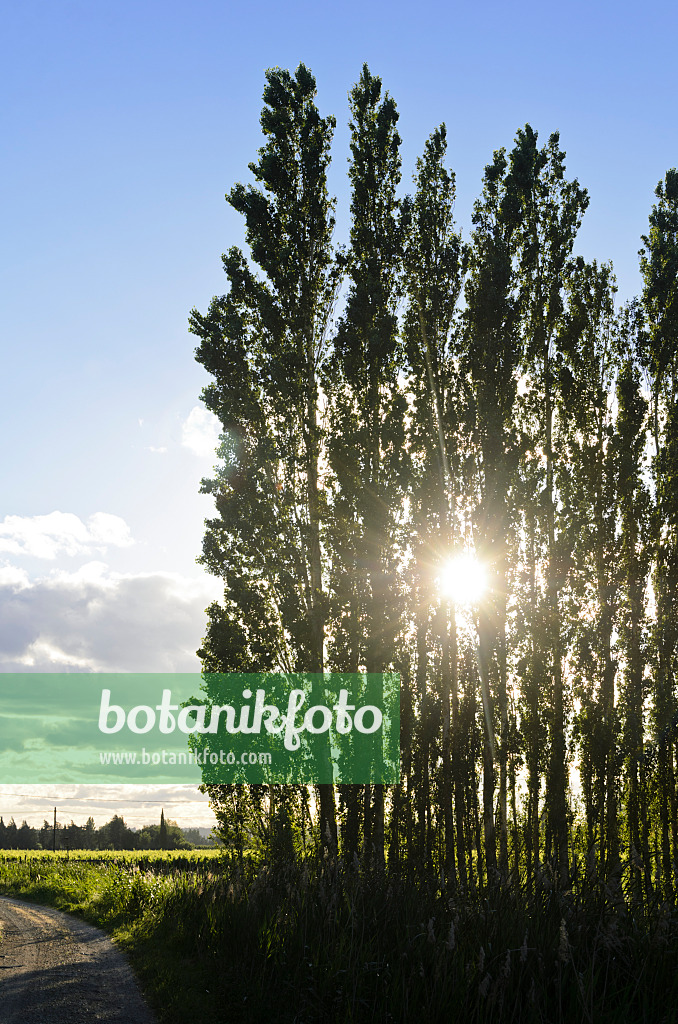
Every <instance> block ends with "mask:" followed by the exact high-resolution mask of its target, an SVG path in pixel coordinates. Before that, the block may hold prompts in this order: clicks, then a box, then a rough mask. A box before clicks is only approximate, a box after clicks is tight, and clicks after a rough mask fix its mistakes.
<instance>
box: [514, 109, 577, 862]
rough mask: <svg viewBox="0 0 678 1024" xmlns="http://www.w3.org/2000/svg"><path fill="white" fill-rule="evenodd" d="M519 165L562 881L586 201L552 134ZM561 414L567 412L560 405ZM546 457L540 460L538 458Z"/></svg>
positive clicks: (521, 269) (550, 791)
mask: <svg viewBox="0 0 678 1024" xmlns="http://www.w3.org/2000/svg"><path fill="white" fill-rule="evenodd" d="M514 152H515V159H514V164H513V172H514V181H515V188H516V195H517V197H518V199H519V202H518V203H517V205H516V216H517V217H518V218H519V222H518V225H517V229H516V231H517V248H518V274H519V281H520V305H521V321H522V330H523V336H524V339H525V350H524V352H525V354H524V370H525V376H526V389H527V391H528V394H527V396H526V398H527V401H526V403H525V404H526V405H528V406H530V407H531V410H532V415H533V428H532V439H531V445H532V451H533V452H535V453H543V459H544V470H543V476H544V483H543V491H542V494H541V500H540V514H541V515H540V517H541V518H542V531H541V533H542V537H543V547H544V551H543V556H544V560H545V565H544V577H545V580H544V591H545V592H544V635H543V641H544V643H543V647H542V650H541V651H540V652H539V657H540V659H543V668H544V672H545V674H546V680H547V692H548V693H549V694H550V708H549V711H548V718H549V733H550V735H549V740H550V744H549V747H550V749H549V763H548V770H547V825H548V829H547V837H548V843H547V846H548V853H549V854H550V855H551V857H552V859H553V861H554V863H555V866H556V868H557V870H558V872H559V875H560V879H561V881H564V880H565V879H566V878H567V873H568V854H567V844H568V822H567V762H566V754H567V750H566V739H565V725H566V707H565V687H564V678H563V655H564V651H563V640H562V626H561V598H560V595H561V591H562V589H563V587H564V584H565V576H566V565H567V550H566V548H567V537H566V536H565V535H564V534H563V533H562V532H561V530H560V529H559V523H558V519H559V516H558V500H557V482H558V480H557V478H558V472H559V470H561V469H563V466H562V462H561V460H560V457H559V451H558V426H559V421H558V412H559V402H558V397H559V387H558V383H559V367H560V364H561V362H562V353H561V351H560V344H559V337H560V332H559V329H560V327H561V325H562V315H563V310H564V284H565V279H566V276H567V269H568V265H569V261H570V257H571V253H572V248H573V245H574V240H575V237H576V234H577V231H578V229H579V226H580V224H581V219H582V217H583V214H584V212H585V210H586V208H587V206H588V201H589V200H588V194H587V192H586V190H585V189H583V188H581V186H580V185H579V182H578V181H577V180H576V179H574V180H573V181H567V180H566V178H565V153H564V152H563V151H562V150H561V149H560V137H559V135H558V133H557V132H554V133H553V134H552V135H551V136H550V137H549V140H548V142H547V144H546V145H545V146H543V147H542V148H541V149H539V148H538V147H537V134H536V132H534V131H533V129H532V128H531V127H530V126H529V125H526V126H525V129H524V130H521V131H519V132H518V135H517V145H516V149H515V151H514ZM560 408H561V409H562V405H561V406H560ZM539 457H540V458H541V455H539Z"/></svg>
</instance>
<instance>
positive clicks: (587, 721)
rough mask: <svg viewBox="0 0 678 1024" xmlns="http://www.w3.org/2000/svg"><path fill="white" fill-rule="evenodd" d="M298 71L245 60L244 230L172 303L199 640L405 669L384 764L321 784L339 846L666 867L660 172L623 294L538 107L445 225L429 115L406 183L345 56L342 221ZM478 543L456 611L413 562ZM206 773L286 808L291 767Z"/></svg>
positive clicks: (428, 861) (324, 816) (519, 868)
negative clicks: (256, 84)
mask: <svg viewBox="0 0 678 1024" xmlns="http://www.w3.org/2000/svg"><path fill="white" fill-rule="evenodd" d="M315 95H316V85H315V80H314V78H313V76H312V74H311V73H310V71H309V70H308V69H307V68H306V67H305V66H304V65H300V66H299V67H298V68H297V70H296V73H295V74H294V75H292V74H291V73H290V72H288V71H284V70H281V69H279V68H276V69H273V70H270V71H268V72H267V73H266V87H265V91H264V108H263V112H262V115H261V126H262V130H263V134H264V145H263V147H262V148H261V149H260V150H259V154H258V160H257V162H256V163H252V164H250V170H251V172H252V174H253V176H254V178H255V180H256V185H255V186H243V185H241V184H238V185H236V186H235V187H234V188H233V189H232V190H231V192H230V193H229V194H228V195H227V197H226V198H227V201H228V202H229V203H230V205H231V206H232V207H233V208H234V209H235V210H237V211H238V212H239V213H241V214H242V215H243V217H244V219H245V225H246V240H247V247H248V253H247V255H245V254H244V253H243V252H242V251H241V250H240V249H238V248H231V249H230V250H229V251H228V252H227V253H226V254H225V255H224V256H223V265H224V270H225V272H226V276H227V279H228V284H229V289H228V292H227V293H226V294H225V295H223V296H220V297H215V298H214V299H213V300H212V303H211V305H210V307H209V310H208V311H207V313H206V314H204V315H203V314H201V313H199V312H198V311H197V310H193V311H192V314H191V320H190V329H191V331H192V332H193V333H194V334H196V335H197V336H198V338H199V346H198V348H197V350H196V356H197V359H198V360H199V362H200V363H202V365H203V366H204V367H205V368H206V370H207V371H208V372H209V374H210V375H211V378H212V380H211V383H210V384H209V385H208V386H207V387H206V389H205V390H204V392H203V400H204V402H205V404H206V405H207V408H208V409H210V410H211V411H212V412H213V413H214V414H216V416H217V417H218V418H219V420H220V422H221V425H222V431H223V434H222V444H221V447H220V449H219V457H220V459H221V461H220V463H219V465H218V467H217V468H216V469H215V475H214V477H213V478H212V479H210V480H205V481H203V490H204V491H205V492H208V493H210V494H212V495H213V496H214V501H215V505H216V514H215V517H214V518H213V519H211V520H209V521H208V522H207V524H206V525H207V530H206V534H205V538H204V546H203V554H202V562H203V564H204V565H205V566H206V567H207V569H208V570H209V571H210V572H212V573H214V574H216V575H217V576H219V577H221V578H222V579H223V582H224V599H223V602H222V603H215V604H213V605H212V606H211V607H210V608H209V610H208V615H209V619H208V625H207V631H206V636H205V639H204V642H203V646H202V648H201V650H200V652H199V654H200V656H201V658H202V660H203V666H204V668H205V669H206V670H207V671H250V672H257V671H270V670H283V671H308V672H323V671H332V670H337V671H347V672H356V671H359V670H360V671H362V670H366V671H368V672H379V671H384V670H395V671H397V672H399V673H400V675H401V721H402V738H401V747H402V756H401V768H402V781H401V783H400V785H398V786H395V787H389V788H388V789H385V787H383V786H379V785H373V786H367V787H365V786H361V787H358V786H348V785H347V786H340V787H336V788H335V787H331V786H320V787H318V791H317V793H316V800H315V802H314V803H313V804H312V806H313V807H315V808H317V816H318V825H319V831H320V835H321V836H322V837H323V840H324V841H325V842H329V843H332V844H333V843H334V842H336V841H337V835H339V843H340V848H341V849H342V851H343V852H344V853H345V854H346V855H347V856H348V857H349V858H351V857H355V856H358V857H360V856H365V857H367V858H374V859H375V860H376V862H377V863H383V862H384V860H385V859H386V858H388V862H389V865H390V866H391V867H393V868H395V867H398V866H401V867H404V866H405V865H414V866H416V867H418V868H419V869H423V868H426V867H430V868H432V869H435V870H436V871H438V872H443V873H444V875H445V877H446V879H447V880H448V881H453V882H455V881H456V882H457V883H459V884H461V885H475V884H478V883H480V884H482V883H483V882H484V881H486V880H492V879H493V878H504V879H507V878H509V877H511V875H513V877H515V876H516V874H518V873H519V874H520V875H521V877H523V878H524V877H525V876H527V877H528V878H533V877H534V876H535V873H536V872H537V871H538V870H540V867H541V866H543V865H545V864H547V863H548V864H549V865H550V866H551V868H552V870H553V871H554V872H555V873H556V875H557V877H558V878H559V879H560V880H561V881H562V880H564V879H567V878H568V876H569V875H570V873H571V872H572V865H573V861H574V860H575V855H576V854H577V851H580V852H581V851H583V852H586V853H588V854H589V855H590V857H594V858H595V860H596V862H597V864H598V866H599V869H600V870H602V871H604V872H606V873H608V874H611V873H615V872H616V873H619V872H620V871H621V870H622V869H627V870H628V872H629V877H630V878H631V879H632V880H634V881H635V882H636V883H637V884H638V885H639V886H645V887H647V888H651V887H652V886H656V885H657V884H659V885H660V886H661V887H666V888H667V889H670V888H672V886H673V883H674V880H675V881H676V882H678V877H677V876H676V867H675V865H676V860H677V859H678V800H677V791H676V783H677V780H676V773H677V771H678V734H677V731H676V725H677V722H678V715H677V714H676V709H677V705H676V692H675V691H676V665H677V658H678V633H677V629H678V546H677V538H678V409H677V407H676V397H677V396H676V385H677V382H678V376H677V371H678V362H677V358H676V347H677V342H678V284H677V280H678V173H677V172H676V170H675V169H674V170H670V171H668V172H667V174H666V176H665V179H664V180H663V181H662V182H660V184H659V185H658V187H657V190H656V200H657V201H656V204H655V205H654V206H653V208H652V211H651V214H650V223H649V230H648V234H647V236H644V237H643V239H642V244H643V248H642V249H641V253H640V266H641V271H642V276H643V281H644V289H643V294H642V297H641V298H640V299H635V300H633V301H631V302H628V303H626V304H625V305H622V306H621V307H617V306H616V305H615V291H616V288H615V280H614V275H613V271H612V267H611V265H610V264H607V263H601V264H599V263H597V262H595V261H593V262H591V263H588V262H586V261H585V260H584V259H582V258H581V257H580V256H576V255H575V253H574V245H575V240H576V235H577V231H578V229H579V226H580V224H581V221H582V217H583V215H584V213H585V210H586V208H587V205H588V195H587V192H586V190H585V189H584V188H582V187H581V186H580V185H579V183H578V182H577V181H576V180H569V179H568V177H567V174H566V168H565V154H564V153H563V151H562V150H561V148H560V142H559V136H558V135H557V134H553V135H551V137H550V138H549V139H548V141H547V142H546V144H545V145H542V146H540V145H539V144H538V140H537V134H536V132H534V131H533V130H532V128H531V127H530V126H529V125H526V126H525V128H524V129H521V130H520V131H518V133H517V135H516V139H515V145H514V148H513V149H512V150H511V152H509V153H506V152H505V150H504V149H500V150H498V151H497V152H495V153H494V156H493V159H492V162H491V163H490V164H489V165H488V166H487V167H486V168H485V173H484V178H483V182H482V193H481V195H480V198H479V199H478V200H477V201H476V203H475V205H474V208H473V218H472V219H473V227H472V231H471V232H470V237H469V239H468V241H466V240H464V239H463V238H462V235H461V233H460V231H459V229H458V228H457V226H456V224H455V219H454V201H455V177H454V173H453V172H452V171H451V170H449V169H448V168H447V166H446V131H445V126H444V125H441V126H440V127H439V128H437V129H436V130H435V131H434V132H433V134H432V135H431V136H430V138H429V139H428V140H427V142H426V145H425V151H424V154H423V156H422V157H421V158H420V159H419V160H418V161H417V165H416V173H415V175H414V186H415V189H414V194H413V195H411V196H409V195H408V196H405V197H401V196H400V195H399V189H400V184H401V158H400V155H399V147H400V142H401V140H400V137H399V135H398V132H397V122H398V113H397V109H396V105H395V103H394V101H393V99H392V98H391V97H390V96H389V95H388V93H383V92H382V84H381V81H380V79H379V78H377V77H375V76H373V75H372V74H371V73H370V71H369V69H368V67H367V66H364V67H363V70H362V74H361V76H360V79H359V81H358V82H357V84H356V85H355V86H354V88H353V89H352V91H351V92H350V113H351V121H350V130H351V142H350V148H351V157H350V161H349V164H350V166H349V179H350V185H351V206H350V214H351V222H350V242H349V244H348V245H347V246H346V247H344V248H336V247H334V246H333V239H332V236H333V228H334V209H335V203H334V201H333V200H332V199H331V198H330V197H329V195H328V191H327V181H326V174H327V168H328V165H329V162H330V147H331V141H332V134H333V129H334V126H335V120H334V118H332V117H326V118H322V117H320V115H319V112H318V109H317V107H316V104H315ZM469 549H473V550H474V551H475V555H476V557H477V559H478V560H479V562H480V563H481V564H482V565H483V566H484V569H485V573H486V577H487V581H488V585H487V589H486V593H485V595H484V597H483V598H482V600H480V601H479V603H478V605H477V607H476V608H475V610H474V611H473V612H468V611H466V612H465V613H464V614H462V613H461V611H460V610H459V609H458V608H456V607H455V604H454V602H453V601H451V600H449V599H448V598H446V597H445V595H444V594H442V593H441V592H440V590H439V588H438V587H437V586H436V580H437V578H438V577H439V575H440V573H441V571H442V566H443V565H444V564H445V563H446V562H447V561H448V560H449V559H450V558H452V557H454V556H455V555H456V554H458V553H459V552H462V551H466V550H469ZM577 773H578V779H579V781H578V782H577ZM212 798H213V803H214V806H215V808H216V810H217V813H218V814H219V815H220V817H221V818H222V822H223V823H224V829H225V831H226V832H228V829H229V827H231V826H232V827H233V828H235V829H236V831H237V830H238V829H241V833H240V834H242V829H243V828H244V830H245V833H246V832H247V827H250V832H252V831H256V829H257V828H259V829H262V830H263V831H264V832H265V829H266V828H267V827H269V826H270V827H271V828H273V827H274V825H273V823H275V822H280V821H284V822H286V823H288V824H289V823H290V822H291V823H292V825H293V826H294V828H298V827H299V823H300V822H301V824H302V826H303V821H304V815H305V814H307V813H309V802H308V794H307V793H305V792H302V791H300V790H299V789H294V788H292V787H290V788H289V789H287V788H280V789H279V790H278V789H276V788H275V787H271V788H270V790H266V789H259V788H257V787H252V789H250V790H246V789H237V788H235V787H227V786H224V787H213V788H212ZM248 815H249V817H248ZM252 816H254V818H256V819H257V821H256V822H255V824H254V825H253V826H252V825H250V826H247V824H246V823H247V821H250V822H251V819H252ZM229 822H230V825H229ZM338 822H339V825H340V828H339V829H337V823H338ZM267 823H268V824H267Z"/></svg>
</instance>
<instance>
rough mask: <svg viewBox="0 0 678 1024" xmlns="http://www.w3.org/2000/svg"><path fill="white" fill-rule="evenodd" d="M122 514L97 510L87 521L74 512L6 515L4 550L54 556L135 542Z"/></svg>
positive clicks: (0, 537) (0, 542)
mask: <svg viewBox="0 0 678 1024" xmlns="http://www.w3.org/2000/svg"><path fill="white" fill-rule="evenodd" d="M133 543H134V542H133V540H132V538H131V536H130V532H129V527H128V526H127V523H126V522H125V520H124V519H121V518H120V516H114V515H111V514H110V513H108V512H95V513H94V515H92V516H90V517H89V519H88V520H87V522H83V521H82V519H80V518H79V517H78V516H76V515H74V514H73V513H72V512H50V513H49V514H48V515H45V516H5V518H4V520H3V521H2V523H0V553H3V554H6V555H30V556H32V557H34V558H46V559H54V558H56V557H57V556H58V555H83V554H84V555H90V554H92V553H94V552H99V553H103V552H105V551H106V550H107V549H108V548H109V547H118V548H121V547H129V546H130V544H133Z"/></svg>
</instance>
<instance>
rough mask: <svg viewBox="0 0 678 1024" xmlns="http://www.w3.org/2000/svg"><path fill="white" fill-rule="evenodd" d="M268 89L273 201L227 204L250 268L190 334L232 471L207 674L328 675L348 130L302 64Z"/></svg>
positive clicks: (269, 197) (223, 476)
mask: <svg viewBox="0 0 678 1024" xmlns="http://www.w3.org/2000/svg"><path fill="white" fill-rule="evenodd" d="M266 83H267V84H266V87H265V90H264V97H263V98H264V104H265V106H264V109H263V111H262V115H261V127H262V131H263V134H264V137H265V140H266V141H265V144H264V146H263V147H262V148H261V149H260V150H259V159H258V161H257V162H256V163H252V164H250V170H251V171H252V174H253V175H254V178H255V180H256V181H257V183H258V184H259V185H260V186H261V188H257V187H254V186H247V187H246V186H244V185H241V184H238V185H236V186H235V187H234V188H233V189H232V190H231V192H230V193H229V194H228V195H227V197H226V198H227V201H228V202H229V203H230V205H231V206H232V207H233V208H234V209H235V210H237V211H238V212H239V213H241V214H242V215H243V216H244V218H245V224H246V237H247V244H248V248H249V254H250V261H251V262H248V260H247V259H246V258H245V256H244V255H243V253H242V252H241V251H240V250H239V249H237V248H232V249H230V250H229V251H228V253H227V254H226V255H225V256H224V257H223V264H224V270H225V272H226V276H227V278H228V281H229V285H230V289H229V292H228V293H227V294H226V295H224V296H221V297H216V298H214V299H213V300H212V303H211V305H210V308H209V310H208V312H207V314H205V315H201V314H200V313H199V312H198V311H197V310H193V312H192V315H191V320H190V329H191V330H192V331H193V333H195V334H196V335H197V336H198V337H199V338H200V345H199V346H198V349H197V350H196V358H197V359H198V361H199V362H201V363H202V364H203V365H204V366H205V368H206V369H207V371H208V372H209V373H210V374H211V375H212V377H213V378H214V382H213V383H211V384H209V385H208V386H207V387H206V388H205V390H204V391H203V400H204V402H205V404H206V405H207V407H208V409H210V410H211V411H212V412H213V413H215V414H216V415H217V416H218V417H219V419H220V421H221V425H222V429H223V435H222V438H223V440H222V446H221V448H220V450H219V454H220V456H221V458H222V463H221V466H220V467H219V469H218V471H217V474H216V476H215V477H214V478H213V479H212V480H206V481H203V488H202V489H203V491H204V492H207V493H211V494H213V495H214V497H215V501H216V507H217V512H218V518H216V519H212V520H211V521H209V522H208V524H207V531H206V534H205V539H204V544H203V555H202V559H201V561H202V562H203V564H204V565H206V567H207V568H208V569H209V570H210V571H211V572H213V573H215V574H216V575H218V576H220V577H221V578H222V579H223V580H224V603H223V604H222V605H219V604H213V605H212V606H211V607H210V609H209V622H208V627H207V636H206V640H205V643H204V645H203V648H202V649H201V651H200V652H199V654H200V655H201V656H202V658H203V664H204V667H205V669H206V670H207V671H235V670H239V671H266V670H271V669H276V670H284V671H305V672H312V673H322V672H323V670H324V632H325V620H326V614H327V613H326V606H327V598H326V593H325V589H324V579H323V556H322V538H321V521H322V516H323V508H324V500H325V499H324V495H323V491H322V488H321V486H320V484H319V472H318V465H319V459H320V445H321V429H320V410H319V374H320V371H321V369H322V364H323V361H324V359H325V357H326V345H327V332H328V325H329V321H330V317H331V314H332V310H333V306H334V301H335V298H336V290H337V280H338V275H337V269H336V264H335V263H334V260H333V252H332V242H331V239H332V230H333V227H334V218H333V214H332V211H333V208H334V201H333V200H331V199H330V198H329V196H328V192H327V167H328V164H329V162H330V144H331V139H332V134H333V129H334V126H335V121H334V118H332V117H327V118H321V117H320V115H319V113H318V109H317V107H316V105H315V95H316V85H315V79H314V78H313V76H312V74H311V73H310V71H309V70H308V69H307V68H306V67H305V66H304V65H303V64H300V65H299V67H298V68H297V71H296V75H295V76H294V77H293V76H292V75H291V74H290V73H289V72H288V71H283V70H281V69H280V68H273V69H271V70H269V71H267V72H266ZM251 264H254V265H255V266H256V267H258V268H259V271H260V272H261V273H260V274H257V273H256V272H255V271H254V270H253V269H252V266H251ZM271 795H273V794H271ZM319 802H320V829H321V836H322V841H323V842H327V841H328V837H329V841H330V842H331V843H333V842H335V841H336V822H335V810H334V796H333V790H332V788H331V787H329V786H321V787H319Z"/></svg>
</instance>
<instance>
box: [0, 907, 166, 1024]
mask: <svg viewBox="0 0 678 1024" xmlns="http://www.w3.org/2000/svg"><path fill="white" fill-rule="evenodd" d="M89 1021H104V1022H106V1024H155V1018H154V1017H153V1015H152V1014H151V1012H150V1010H149V1009H148V1007H147V1006H146V1004H145V1003H144V1001H143V998H142V996H141V993H140V992H139V987H138V985H137V982H136V979H135V978H134V975H133V974H132V971H131V968H130V966H129V964H128V963H127V960H126V959H125V956H124V954H123V953H122V952H121V951H120V950H119V949H117V947H116V946H114V945H113V943H112V942H111V940H110V939H109V938H108V936H107V935H105V934H104V933H103V932H101V931H99V929H98V928H93V927H92V926H91V925H89V924H85V923H84V922H83V921H79V920H78V919H77V918H75V917H71V916H70V915H69V914H63V913H61V911H59V910H52V909H51V908H49V907H38V906H35V905H34V904H32V903H23V902H21V900H11V899H5V898H0V1024H86V1022H89Z"/></svg>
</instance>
